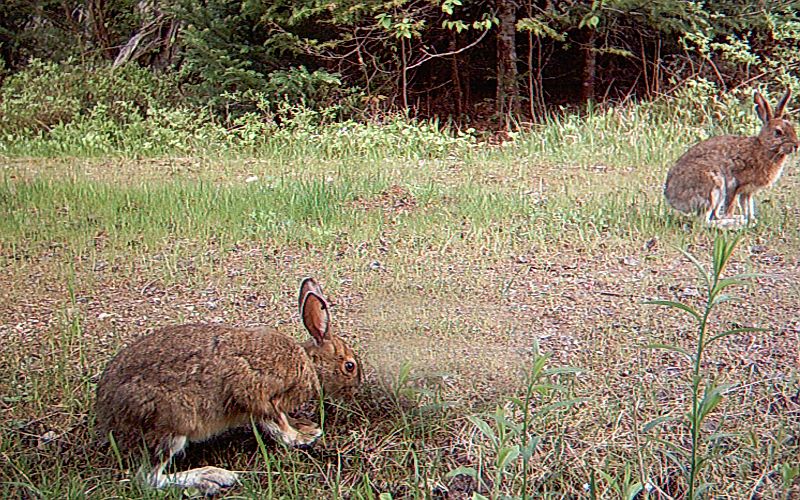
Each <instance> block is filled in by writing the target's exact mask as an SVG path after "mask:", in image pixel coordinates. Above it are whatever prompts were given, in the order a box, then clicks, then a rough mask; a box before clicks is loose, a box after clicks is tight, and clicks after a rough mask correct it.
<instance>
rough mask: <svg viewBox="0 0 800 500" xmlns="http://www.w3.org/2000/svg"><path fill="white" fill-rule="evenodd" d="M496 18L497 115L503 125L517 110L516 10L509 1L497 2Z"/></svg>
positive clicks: (499, 0)
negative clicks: (501, 119) (497, 25)
mask: <svg viewBox="0 0 800 500" xmlns="http://www.w3.org/2000/svg"><path fill="white" fill-rule="evenodd" d="M497 17H498V19H499V20H500V29H499V31H498V32H497V102H496V109H497V114H498V115H500V116H502V117H503V120H504V122H505V125H508V124H509V121H510V120H509V119H510V118H511V117H512V116H513V115H515V114H517V112H518V110H519V89H518V88H517V47H516V32H517V27H516V24H517V9H516V5H515V4H514V2H513V1H511V0H497Z"/></svg>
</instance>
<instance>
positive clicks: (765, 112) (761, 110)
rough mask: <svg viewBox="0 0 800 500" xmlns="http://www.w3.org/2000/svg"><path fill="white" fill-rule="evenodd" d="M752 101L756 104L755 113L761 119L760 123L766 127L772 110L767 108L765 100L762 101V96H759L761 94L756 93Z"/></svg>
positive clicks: (767, 104)
mask: <svg viewBox="0 0 800 500" xmlns="http://www.w3.org/2000/svg"><path fill="white" fill-rule="evenodd" d="M753 101H755V103H756V113H758V117H759V118H761V121H762V122H763V123H764V125H766V124H767V123H769V121H770V120H771V119H772V108H771V107H770V106H769V103H768V102H767V101H766V99H764V96H762V95H761V92H758V91H756V93H755V95H754V96H753Z"/></svg>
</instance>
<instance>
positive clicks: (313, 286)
mask: <svg viewBox="0 0 800 500" xmlns="http://www.w3.org/2000/svg"><path fill="white" fill-rule="evenodd" d="M308 292H314V293H316V294H317V295H319V296H320V297H322V288H320V286H319V285H318V284H317V282H316V281H314V278H311V277H309V278H304V279H303V281H301V282H300V294H299V295H298V296H297V308H298V309H299V310H300V314H301V315H302V314H303V301H305V299H306V294H307V293H308Z"/></svg>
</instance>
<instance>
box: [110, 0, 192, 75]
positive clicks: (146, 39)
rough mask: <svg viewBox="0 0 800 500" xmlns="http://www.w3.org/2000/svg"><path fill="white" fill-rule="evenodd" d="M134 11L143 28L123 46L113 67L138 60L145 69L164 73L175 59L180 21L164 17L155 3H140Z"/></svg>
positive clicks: (156, 0)
mask: <svg viewBox="0 0 800 500" xmlns="http://www.w3.org/2000/svg"><path fill="white" fill-rule="evenodd" d="M137 10H138V12H139V14H140V16H141V18H142V25H141V27H140V28H139V31H137V32H136V33H135V34H134V35H133V36H132V37H131V38H130V39H129V40H128V42H127V43H126V44H125V45H123V46H122V48H121V49H120V51H119V53H118V54H117V57H116V58H115V59H114V67H117V66H121V65H123V64H125V63H127V62H128V61H135V60H140V61H141V62H142V63H143V64H144V65H145V66H149V67H152V68H154V69H165V68H166V67H167V66H169V65H170V64H172V61H173V59H174V58H175V55H176V51H177V46H178V44H177V38H178V32H179V31H180V21H178V20H177V19H173V18H172V17H170V16H168V15H167V14H165V13H164V12H163V11H162V10H161V8H160V6H159V5H158V0H141V1H140V2H139V3H138V5H137Z"/></svg>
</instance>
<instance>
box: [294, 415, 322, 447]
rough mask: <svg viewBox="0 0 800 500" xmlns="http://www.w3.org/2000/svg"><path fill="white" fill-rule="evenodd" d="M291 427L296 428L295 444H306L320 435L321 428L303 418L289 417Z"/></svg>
mask: <svg viewBox="0 0 800 500" xmlns="http://www.w3.org/2000/svg"><path fill="white" fill-rule="evenodd" d="M289 422H290V423H291V425H292V427H294V428H295V429H297V439H296V440H295V442H296V443H297V444H296V445H295V446H308V445H310V444H311V443H313V442H314V441H316V440H317V438H319V437H320V436H321V435H322V429H320V428H319V427H317V424H315V423H314V422H312V421H310V420H308V419H305V418H291V417H290V418H289Z"/></svg>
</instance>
